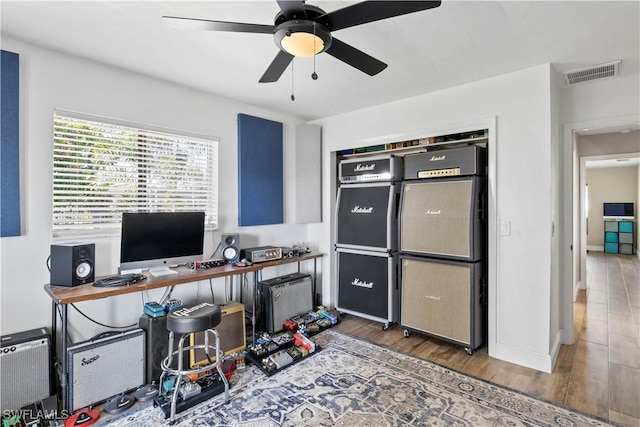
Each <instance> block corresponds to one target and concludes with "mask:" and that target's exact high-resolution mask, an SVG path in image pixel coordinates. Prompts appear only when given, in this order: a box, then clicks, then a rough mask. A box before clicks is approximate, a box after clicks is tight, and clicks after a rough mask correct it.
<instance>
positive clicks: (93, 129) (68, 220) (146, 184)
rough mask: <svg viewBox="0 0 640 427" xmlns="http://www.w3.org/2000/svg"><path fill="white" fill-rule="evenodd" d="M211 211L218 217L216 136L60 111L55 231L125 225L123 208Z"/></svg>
mask: <svg viewBox="0 0 640 427" xmlns="http://www.w3.org/2000/svg"><path fill="white" fill-rule="evenodd" d="M180 211H204V212H206V219H205V222H206V226H207V228H208V229H212V228H216V227H217V223H218V140H217V138H205V137H194V136H187V135H178V134H172V133H167V132H165V131H157V130H152V129H143V128H140V127H137V126H136V127H133V126H131V125H123V124H119V123H113V122H111V123H107V122H104V121H102V120H101V121H96V120H95V118H91V119H87V118H86V117H85V116H77V115H75V114H72V113H66V112H65V113H61V112H56V114H55V116H54V124H53V234H54V236H64V235H96V234H107V233H109V232H110V230H113V231H118V230H119V229H120V219H121V214H122V212H180Z"/></svg>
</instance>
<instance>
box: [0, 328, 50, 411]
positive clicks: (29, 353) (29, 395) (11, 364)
mask: <svg viewBox="0 0 640 427" xmlns="http://www.w3.org/2000/svg"><path fill="white" fill-rule="evenodd" d="M0 342H1V347H0V378H2V382H1V383H0V408H1V409H2V410H17V409H20V408H21V407H23V406H25V405H29V404H32V403H35V402H37V401H40V400H42V399H45V398H47V397H48V396H49V395H50V394H51V364H50V360H51V359H50V358H51V345H50V337H49V333H48V332H47V330H46V329H44V328H40V329H33V330H29V331H24V332H18V333H16V334H12V335H3V336H2V337H1V338H0Z"/></svg>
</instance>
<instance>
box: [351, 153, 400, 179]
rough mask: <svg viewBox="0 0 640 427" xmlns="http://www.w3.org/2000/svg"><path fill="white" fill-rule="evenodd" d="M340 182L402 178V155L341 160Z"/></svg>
mask: <svg viewBox="0 0 640 427" xmlns="http://www.w3.org/2000/svg"><path fill="white" fill-rule="evenodd" d="M339 169H340V183H342V184H354V183H358V182H376V181H384V182H392V181H400V180H402V157H396V156H385V157H369V158H359V159H349V160H343V161H341V162H340V166H339Z"/></svg>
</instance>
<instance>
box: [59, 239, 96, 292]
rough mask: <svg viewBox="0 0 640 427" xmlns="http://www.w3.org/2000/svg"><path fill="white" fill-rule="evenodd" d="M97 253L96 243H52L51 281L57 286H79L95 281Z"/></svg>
mask: <svg viewBox="0 0 640 427" xmlns="http://www.w3.org/2000/svg"><path fill="white" fill-rule="evenodd" d="M95 253H96V245H95V244H94V243H67V244H58V245H51V272H50V283H51V284H52V285H56V286H78V285H83V284H85V283H91V282H93V281H94V278H95V271H94V263H95Z"/></svg>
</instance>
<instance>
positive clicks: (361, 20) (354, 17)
mask: <svg viewBox="0 0 640 427" xmlns="http://www.w3.org/2000/svg"><path fill="white" fill-rule="evenodd" d="M440 3H442V2H441V1H378V0H371V1H363V2H360V3H356V4H354V5H351V6H347V7H344V8H342V9H338V10H334V11H333V12H329V13H326V14H324V15H321V16H318V18H317V19H315V21H316V22H319V23H321V24H324V25H325V26H326V27H327V28H328V29H329V31H336V30H341V29H343V28H348V27H353V26H355V25H360V24H366V23H367V22H374V21H379V20H381V19H387V18H393V17H394V16H400V15H406V14H408V13H413V12H419V11H421V10H427V9H432V8H434V7H438V6H440Z"/></svg>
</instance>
